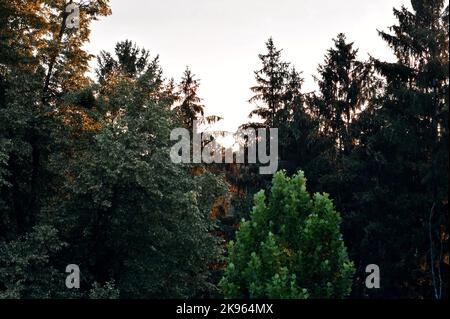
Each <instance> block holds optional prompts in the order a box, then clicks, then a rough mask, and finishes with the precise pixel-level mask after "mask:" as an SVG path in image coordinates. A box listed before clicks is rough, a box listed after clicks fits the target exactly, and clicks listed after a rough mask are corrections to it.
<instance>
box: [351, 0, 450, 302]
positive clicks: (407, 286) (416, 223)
mask: <svg viewBox="0 0 450 319" xmlns="http://www.w3.org/2000/svg"><path fill="white" fill-rule="evenodd" d="M411 3H412V11H410V10H408V9H406V8H405V7H402V8H401V9H400V10H397V9H394V14H395V16H396V17H397V19H398V24H397V25H394V26H392V27H391V28H390V30H391V32H380V35H381V37H382V38H383V39H384V40H385V41H386V42H387V43H388V44H389V46H390V47H391V48H392V49H393V50H394V53H395V55H396V57H397V61H396V62H394V63H388V62H382V61H379V60H377V59H374V65H375V67H376V69H377V70H378V71H379V72H380V74H381V75H382V76H383V78H384V79H385V84H386V85H385V89H384V92H382V93H381V94H380V95H379V96H378V98H376V99H374V100H373V101H372V102H371V104H370V105H369V107H368V108H367V109H366V110H365V111H364V112H363V114H362V115H361V119H360V121H359V123H358V127H359V129H358V130H359V131H360V132H361V133H360V134H359V137H358V147H357V149H356V150H355V152H354V154H352V156H351V158H350V160H351V161H353V162H354V163H355V165H353V166H352V167H351V170H352V171H353V172H352V174H354V176H355V179H354V183H356V184H358V185H359V189H358V190H357V191H355V192H354V201H353V203H351V205H349V207H351V211H352V213H351V215H353V216H354V217H353V218H351V219H349V225H348V228H349V229H350V228H352V229H354V231H352V232H353V236H355V239H354V240H352V242H354V244H355V245H356V246H354V251H353V252H352V255H353V256H355V257H356V256H358V257H357V258H358V259H359V260H360V264H361V265H366V264H370V263H377V264H378V265H379V266H380V267H381V269H382V272H383V285H382V288H381V290H380V291H379V292H378V294H379V296H384V297H426V298H436V299H440V298H444V297H445V296H446V291H447V288H448V264H447V265H446V264H445V260H444V258H445V256H446V255H447V256H448V171H449V167H448V152H449V150H448V146H449V141H448V93H449V91H448V85H449V71H448V67H449V65H448V63H449V60H448V43H449V42H448V41H449V34H448V28H447V26H448V7H447V8H446V9H445V8H444V1H440V0H433V1H423V0H413V1H412V2H411ZM361 225H364V227H362V228H361ZM356 227H359V229H361V231H357V228H356ZM358 263H359V262H358ZM446 269H447V270H446ZM359 270H360V271H361V272H363V271H364V269H363V266H362V267H361V268H360V269H359ZM360 293H363V292H360Z"/></svg>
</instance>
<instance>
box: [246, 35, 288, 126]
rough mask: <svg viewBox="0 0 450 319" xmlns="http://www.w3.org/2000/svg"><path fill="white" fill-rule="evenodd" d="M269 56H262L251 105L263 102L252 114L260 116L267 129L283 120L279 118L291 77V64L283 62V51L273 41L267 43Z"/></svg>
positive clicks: (256, 73)
mask: <svg viewBox="0 0 450 319" xmlns="http://www.w3.org/2000/svg"><path fill="white" fill-rule="evenodd" d="M266 47H267V51H268V52H267V54H260V55H259V59H260V60H261V62H262V68H261V70H259V71H255V79H256V83H257V85H255V86H254V87H252V88H251V90H252V92H253V93H255V95H254V96H253V97H252V98H251V99H250V101H249V102H250V103H254V102H255V103H258V102H262V103H263V104H262V105H258V104H257V105H256V109H255V110H253V111H252V112H251V113H250V117H252V116H253V115H256V116H259V117H260V118H261V119H262V120H263V121H264V125H265V126H266V127H277V125H278V124H280V123H281V121H282V118H278V117H279V115H280V112H281V111H282V110H283V109H284V104H283V101H284V99H285V94H286V88H285V85H286V82H287V79H288V76H289V63H286V62H283V61H282V60H281V52H282V51H281V50H278V49H277V48H276V47H275V44H274V42H273V39H272V38H270V39H269V40H268V41H267V42H266Z"/></svg>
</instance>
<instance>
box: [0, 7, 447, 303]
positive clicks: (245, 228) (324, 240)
mask: <svg viewBox="0 0 450 319" xmlns="http://www.w3.org/2000/svg"><path fill="white" fill-rule="evenodd" d="M405 1H409V0H405ZM72 4H76V5H77V7H78V8H79V19H78V20H76V21H75V20H72V16H71V11H68V10H66V8H67V6H68V5H72ZM111 14H112V12H111V8H110V3H109V0H90V1H87V0H83V1H66V0H29V1H24V0H0V299H220V298H227V299H230V298H231V299H267V298H269V299H347V298H350V299H372V298H373V299H447V298H448V289H449V286H448V284H449V245H448V244H449V242H448V241H449V212H448V183H449V158H448V156H449V139H448V138H449V136H448V134H449V127H448V125H449V123H448V120H449V6H448V2H447V1H445V0H410V3H408V7H406V6H400V7H398V8H393V11H392V12H386V15H389V14H390V15H392V14H393V15H394V17H395V20H396V24H395V25H392V26H389V25H386V26H383V25H381V26H379V28H380V29H379V31H378V33H379V37H381V39H382V40H383V41H384V42H385V45H386V46H387V47H389V49H390V50H391V51H392V53H393V54H394V55H395V61H394V62H387V61H384V60H380V59H378V58H377V57H376V56H372V55H371V56H370V58H368V59H367V60H360V59H359V55H358V44H357V43H353V42H352V41H351V39H349V38H348V37H347V36H346V35H345V34H343V33H339V30H337V31H336V37H335V38H334V39H330V43H329V49H328V50H327V51H326V52H323V59H322V60H323V62H322V63H321V64H320V65H318V66H317V77H316V78H315V81H316V84H317V88H318V89H317V90H316V91H314V92H305V90H304V88H303V84H304V78H303V75H302V72H301V70H299V68H298V66H294V65H293V63H291V62H289V61H286V60H285V57H284V55H283V49H288V48H280V47H278V46H277V39H276V38H269V37H268V38H267V42H266V43H265V48H266V49H265V51H264V52H254V56H255V63H258V65H259V68H258V69H257V70H255V72H254V85H253V86H252V87H250V88H249V103H250V104H251V105H252V106H253V108H254V110H253V111H252V113H251V114H249V119H248V123H244V124H243V125H242V128H243V129H255V130H257V129H259V130H257V131H258V132H261V130H265V129H270V128H276V129H278V144H277V145H278V166H277V172H276V173H274V174H260V168H261V164H258V163H249V162H246V161H243V162H241V163H227V162H226V161H220V162H216V163H195V162H190V163H174V162H173V161H172V160H171V158H170V152H171V148H172V147H173V145H174V141H173V139H171V132H172V131H173V130H174V129H177V128H183V129H186V130H187V131H189V132H192V131H193V130H195V129H196V126H197V123H200V125H207V124H211V123H216V122H218V121H220V120H221V118H220V117H219V116H206V115H205V114H206V113H205V107H206V106H205V105H203V99H202V97H201V96H200V94H199V87H200V85H201V84H200V77H201V75H199V78H198V77H197V76H196V75H195V70H191V69H190V68H186V70H184V73H183V70H180V74H182V77H181V80H180V81H176V80H174V79H170V78H166V76H165V74H164V72H163V68H164V66H163V65H161V64H162V63H160V60H159V56H158V55H157V53H153V51H152V48H143V47H141V45H140V44H139V43H134V42H133V41H130V40H127V39H123V41H121V42H118V43H116V44H115V50H114V52H108V51H107V50H103V51H101V53H100V54H99V55H98V56H95V57H94V56H92V55H91V54H90V53H89V52H87V51H86V49H85V47H84V46H85V44H86V43H87V42H89V41H90V33H91V25H92V23H93V22H94V21H96V20H103V19H107V16H109V15H111ZM68 22H70V23H68ZM74 22H76V24H77V27H73V23H74ZM100 23H101V21H100ZM300 40H301V39H299V41H300ZM91 60H92V61H96V67H95V70H92V71H93V72H91V69H90V64H89V63H90V61H91ZM90 72H91V73H90ZM92 74H93V76H92ZM224 94H226V92H224ZM230 107H231V106H230ZM214 138H215V137H212V136H211V139H208V140H206V141H205V140H202V142H201V146H203V147H205V146H207V144H208V142H211V140H214ZM192 139H194V137H192ZM194 143H195V141H192V144H194ZM243 147H244V148H245V149H247V150H248V149H249V141H246V142H244V146H243ZM259 147H261V146H259ZM211 151H212V152H214V151H217V150H214V149H211ZM264 166H266V165H264ZM69 265H76V267H75V268H76V269H79V271H80V273H79V278H78V279H74V280H75V281H72V282H71V281H70V280H69V285H68V277H70V275H71V274H70V273H68V272H67V269H68V266H69ZM371 265H372V266H373V265H375V266H376V267H375V269H379V278H378V279H377V280H378V282H377V280H375V281H374V282H372V283H375V284H374V285H372V286H371V285H368V281H369V282H370V280H368V278H369V279H370V275H371V273H370V272H367V269H368V266H371ZM69 268H70V267H69ZM369 268H370V267H369ZM372 268H373V267H372ZM70 278H72V277H70ZM70 278H69V279H70ZM73 278H75V277H73ZM73 278H72V279H73ZM77 280H79V282H76V281H77ZM74 282H75V284H76V285H75V286H76V287H75V289H74V286H73V285H72V286H70V284H71V283H72V284H73V283H74ZM374 286H376V287H375V288H374Z"/></svg>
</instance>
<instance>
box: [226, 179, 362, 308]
mask: <svg viewBox="0 0 450 319" xmlns="http://www.w3.org/2000/svg"><path fill="white" fill-rule="evenodd" d="M340 222H341V219H340V216H339V213H337V212H336V211H335V210H334V207H333V204H332V202H331V200H330V199H329V198H328V195H326V194H315V195H314V196H311V195H310V194H309V193H308V192H307V190H306V180H305V178H304V175H303V173H302V172H300V173H299V174H297V175H295V176H293V177H292V178H289V177H287V176H286V175H285V173H284V172H278V173H277V174H275V176H274V178H273V184H272V189H271V194H270V197H269V198H268V200H266V196H265V194H264V192H263V191H261V192H259V193H258V194H257V195H256V196H255V206H254V208H253V211H252V213H251V217H250V220H248V221H243V222H242V224H241V225H240V228H239V230H238V232H237V235H236V242H235V243H234V242H231V243H230V245H229V247H228V253H229V256H228V258H227V261H228V267H227V268H226V270H225V273H224V277H223V278H222V280H221V282H220V287H221V290H222V292H223V294H224V296H225V297H226V298H242V297H248V298H294V299H295V298H343V297H345V296H347V295H348V294H349V293H350V289H351V283H352V276H353V273H354V268H353V264H352V263H351V262H350V260H349V259H348V256H347V251H346V248H345V245H344V242H343V239H342V235H341V233H340V230H339V225H340Z"/></svg>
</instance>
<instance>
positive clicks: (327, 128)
mask: <svg viewBox="0 0 450 319" xmlns="http://www.w3.org/2000/svg"><path fill="white" fill-rule="evenodd" d="M333 41H334V45H335V46H334V47H333V48H330V49H329V50H328V53H327V55H326V57H325V63H324V64H322V65H320V66H319V69H318V73H319V78H318V79H317V82H318V85H319V92H320V93H319V94H318V95H316V94H313V96H312V98H311V101H310V105H311V108H312V110H313V112H314V113H315V115H316V116H317V117H318V118H319V121H320V123H321V128H320V129H321V130H322V132H323V133H324V134H325V135H326V136H327V137H329V138H330V139H331V141H332V142H333V143H336V149H337V151H338V152H341V151H344V150H345V151H347V152H348V151H349V149H350V148H351V145H352V132H351V123H352V121H353V120H354V119H355V118H356V117H357V114H358V113H359V112H360V111H361V109H362V108H363V106H364V104H365V103H366V102H367V100H368V98H369V97H370V95H369V93H370V91H369V89H370V88H371V87H370V85H369V75H370V68H369V67H367V66H366V65H365V64H364V63H362V62H360V61H358V60H357V54H358V50H357V49H354V47H353V43H347V40H346V37H345V35H344V34H342V33H341V34H338V36H337V38H336V39H335V40H333Z"/></svg>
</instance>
